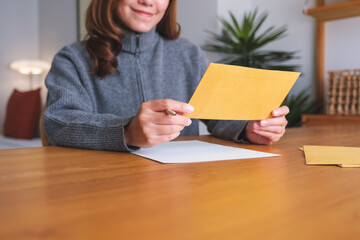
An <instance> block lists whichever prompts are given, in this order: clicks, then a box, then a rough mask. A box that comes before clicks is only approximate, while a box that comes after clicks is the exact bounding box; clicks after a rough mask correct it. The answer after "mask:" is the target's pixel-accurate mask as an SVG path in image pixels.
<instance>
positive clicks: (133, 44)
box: [121, 27, 160, 53]
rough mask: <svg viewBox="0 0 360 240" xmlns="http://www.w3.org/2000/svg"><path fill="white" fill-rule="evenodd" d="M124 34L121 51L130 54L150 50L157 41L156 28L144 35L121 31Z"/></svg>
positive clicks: (125, 30) (127, 30)
mask: <svg viewBox="0 0 360 240" xmlns="http://www.w3.org/2000/svg"><path fill="white" fill-rule="evenodd" d="M121 30H122V31H123V32H124V37H123V39H122V44H123V46H122V50H123V51H125V52H130V53H142V52H145V51H146V50H147V49H151V48H152V47H153V46H154V45H155V44H156V42H157V40H158V39H159V37H160V36H159V34H158V32H157V31H156V27H154V28H153V29H151V30H150V31H149V32H146V33H137V32H133V31H131V30H129V29H123V28H122V29H121Z"/></svg>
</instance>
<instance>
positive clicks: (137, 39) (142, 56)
mask: <svg viewBox="0 0 360 240" xmlns="http://www.w3.org/2000/svg"><path fill="white" fill-rule="evenodd" d="M117 59H118V63H119V64H118V70H119V73H114V74H111V75H108V76H106V78H105V79H104V80H101V79H99V78H97V77H96V76H95V75H93V74H92V73H91V69H92V67H93V62H92V60H91V59H90V56H89V55H88V53H87V52H86V50H85V46H84V44H83V43H75V44H72V45H69V46H66V47H64V48H63V49H62V50H61V51H60V52H59V53H58V54H56V56H55V58H54V60H53V63H52V67H51V70H50V72H49V74H48V75H47V77H46V80H45V83H46V86H47V88H48V97H47V103H46V104H47V108H46V111H45V114H44V127H45V132H46V135H47V136H48V138H49V140H50V142H51V143H52V144H53V145H58V146H67V147H75V148H87V149H97V150H112V151H133V150H136V149H137V148H133V147H129V146H127V145H126V143H125V141H124V127H125V126H126V125H127V124H129V122H130V121H131V119H132V117H133V116H135V114H136V113H137V111H138V109H139V107H140V105H141V104H142V103H143V102H145V101H149V100H155V99H165V98H170V99H174V100H177V101H182V102H188V101H189V100H190V98H191V96H192V94H193V93H194V91H195V89H196V87H197V85H198V83H199V82H200V80H201V77H202V76H203V74H204V73H205V71H206V68H207V66H208V64H209V61H208V60H207V59H206V57H205V55H204V53H203V52H202V51H201V50H200V49H199V48H198V47H197V46H195V45H194V44H192V43H190V42H189V41H187V40H186V39H184V38H179V39H177V40H167V39H164V38H163V37H161V36H160V35H159V34H158V33H157V32H156V31H155V28H154V29H153V30H151V31H150V32H148V33H144V34H139V33H135V32H131V31H125V37H124V39H123V49H122V52H121V53H120V54H119V55H118V56H117ZM203 121H204V122H205V123H206V124H207V126H208V130H209V132H210V133H211V134H213V135H215V136H217V137H220V138H224V139H231V140H234V141H241V137H240V136H241V133H242V131H243V129H244V127H245V125H246V121H215V120H203ZM198 125H199V120H197V119H193V122H192V124H191V125H190V126H188V127H186V128H185V129H184V130H183V131H182V132H181V136H185V135H198V134H199V130H198V129H199V126H198Z"/></svg>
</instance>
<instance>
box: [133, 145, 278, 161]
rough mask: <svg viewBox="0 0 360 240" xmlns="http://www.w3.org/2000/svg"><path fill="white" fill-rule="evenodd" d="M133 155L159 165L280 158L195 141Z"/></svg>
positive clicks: (149, 149)
mask: <svg viewBox="0 0 360 240" xmlns="http://www.w3.org/2000/svg"><path fill="white" fill-rule="evenodd" d="M133 154H136V155H138V156H141V157H144V158H149V159H152V160H155V161H158V162H161V163H191V162H208V161H222V160H232V159H247V158H262V157H275V156H280V155H278V154H272V153H266V152H259V151H253V150H248V149H243V148H235V147H227V146H223V145H219V144H214V143H207V142H203V141H197V140H192V141H173V142H167V143H163V144H160V145H158V146H155V147H153V148H143V149H140V150H138V151H135V152H133Z"/></svg>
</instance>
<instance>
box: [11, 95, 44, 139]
mask: <svg viewBox="0 0 360 240" xmlns="http://www.w3.org/2000/svg"><path fill="white" fill-rule="evenodd" d="M40 111H41V97H40V88H39V89H36V90H32V91H28V92H20V91H18V90H16V89H14V91H13V93H12V94H11V96H10V99H9V101H8V104H7V106H6V116H5V122H4V136H7V137H13V138H25V139H31V138H34V137H35V135H36V132H37V130H38V125H39V119H40Z"/></svg>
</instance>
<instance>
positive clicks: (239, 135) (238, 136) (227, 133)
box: [200, 51, 248, 143]
mask: <svg viewBox="0 0 360 240" xmlns="http://www.w3.org/2000/svg"><path fill="white" fill-rule="evenodd" d="M209 64H210V61H209V60H208V59H207V57H206V55H205V54H204V52H202V51H201V52H200V71H201V76H203V75H204V73H205V71H206V69H207V67H208V66H209ZM202 122H204V123H205V124H206V126H207V129H208V131H209V133H210V134H211V135H214V136H215V137H219V138H222V139H226V140H232V141H235V142H241V143H244V142H248V141H247V139H246V138H245V134H244V133H245V129H246V125H247V123H248V121H243V120H238V121H230V120H202Z"/></svg>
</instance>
